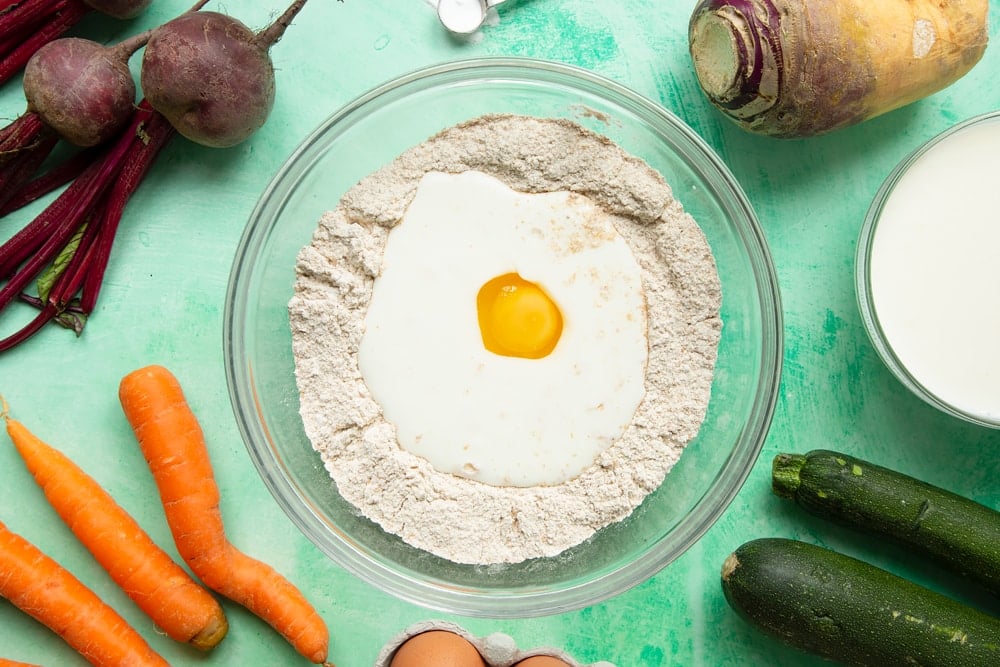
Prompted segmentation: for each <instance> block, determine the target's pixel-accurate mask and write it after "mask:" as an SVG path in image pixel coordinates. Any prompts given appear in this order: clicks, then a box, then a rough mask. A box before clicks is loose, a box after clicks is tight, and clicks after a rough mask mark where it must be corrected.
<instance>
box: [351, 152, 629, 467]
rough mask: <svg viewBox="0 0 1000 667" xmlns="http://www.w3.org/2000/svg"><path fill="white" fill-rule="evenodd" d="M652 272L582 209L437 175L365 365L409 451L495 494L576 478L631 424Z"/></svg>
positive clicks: (394, 264) (373, 315)
mask: <svg viewBox="0 0 1000 667" xmlns="http://www.w3.org/2000/svg"><path fill="white" fill-rule="evenodd" d="M645 308H646V305H645V298H644V293H643V285H642V273H641V268H640V266H639V263H638V262H637V260H636V258H635V256H634V255H633V253H632V251H631V248H630V247H629V245H628V243H627V242H626V241H625V239H624V238H623V237H622V236H621V235H620V234H619V232H618V231H617V228H616V227H615V221H614V218H613V216H611V215H610V214H609V213H607V212H605V211H604V210H603V209H602V208H600V207H599V206H598V205H597V204H596V203H594V202H593V201H592V200H590V199H589V198H588V197H585V196H583V195H581V194H578V193H574V192H568V191H558V192H546V193H524V192H518V191H515V190H513V189H511V188H510V187H508V186H507V185H506V184H505V183H503V182H502V181H500V180H499V179H497V178H495V177H493V176H491V175H488V174H485V173H482V172H479V171H474V170H473V171H467V172H463V173H459V174H445V173H437V172H430V173H428V174H426V175H425V176H424V177H423V178H422V179H421V181H420V182H419V184H418V187H417V190H416V194H415V195H414V197H413V199H412V201H411V202H410V204H409V206H408V207H407V209H406V211H405V213H404V215H403V217H402V219H401V220H400V221H399V222H398V224H396V226H395V227H393V228H392V229H391V231H390V232H389V233H388V236H387V238H386V241H385V247H384V253H383V256H382V261H381V266H380V270H379V274H378V276H376V278H375V280H374V284H373V286H372V292H371V298H370V302H369V305H368V309H367V312H366V314H365V320H364V325H365V329H364V333H363V336H362V338H361V342H360V345H359V349H358V362H359V368H360V371H361V374H362V376H363V377H364V380H365V384H366V386H367V388H368V390H369V391H370V392H371V395H372V397H373V398H374V399H375V401H376V402H377V403H378V404H379V406H380V407H381V409H382V411H383V416H384V417H385V419H386V421H388V422H389V423H390V424H392V425H393V426H394V427H395V431H396V438H397V441H398V442H399V444H400V446H402V447H403V448H404V449H406V450H408V451H409V452H411V453H413V454H415V455H417V456H419V457H422V458H424V459H426V460H427V461H428V462H430V464H431V465H432V466H433V467H434V468H435V469H436V470H438V471H440V472H445V473H452V474H455V475H459V476H462V477H467V478H470V479H474V480H477V481H480V482H484V483H486V484H492V485H498V486H514V487H528V486H537V485H555V484H560V483H563V482H565V481H567V480H570V479H572V478H573V477H575V476H577V475H579V474H580V473H581V472H583V471H584V470H585V469H587V468H588V467H589V466H591V465H592V464H593V463H594V461H595V459H596V458H597V457H598V456H599V455H600V453H601V452H603V451H604V450H605V449H607V448H608V447H609V446H610V445H611V444H613V443H614V442H615V441H616V440H617V439H618V438H619V437H620V436H621V434H622V432H623V431H624V429H625V428H626V427H627V426H628V425H629V424H630V423H631V421H632V418H633V415H634V413H635V410H636V408H637V407H638V405H639V403H640V402H641V400H642V399H643V397H644V394H645V372H646V362H647V357H648V339H647V333H646V326H647V320H646V309H645Z"/></svg>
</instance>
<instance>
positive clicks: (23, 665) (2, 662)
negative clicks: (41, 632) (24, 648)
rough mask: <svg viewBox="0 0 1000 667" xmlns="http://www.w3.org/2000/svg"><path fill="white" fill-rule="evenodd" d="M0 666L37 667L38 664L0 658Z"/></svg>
mask: <svg viewBox="0 0 1000 667" xmlns="http://www.w3.org/2000/svg"><path fill="white" fill-rule="evenodd" d="M0 667H38V665H35V664H32V663H30V662H18V661H17V660H9V659H7V658H0Z"/></svg>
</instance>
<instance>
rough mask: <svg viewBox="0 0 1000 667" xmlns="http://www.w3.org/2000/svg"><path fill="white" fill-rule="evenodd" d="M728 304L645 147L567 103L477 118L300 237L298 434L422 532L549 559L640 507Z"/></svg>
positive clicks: (295, 323)
mask: <svg viewBox="0 0 1000 667" xmlns="http://www.w3.org/2000/svg"><path fill="white" fill-rule="evenodd" d="M720 301H721V288H720V283H719V277H718V272H717V270H716V266H715V261H714V259H713V257H712V253H711V249H710V248H709V245H708V243H707V241H706V239H705V237H704V235H703V233H702V231H701V229H700V228H699V227H698V225H697V223H696V222H695V220H694V219H693V218H692V217H691V216H690V215H689V214H688V213H686V212H685V211H684V209H683V207H682V206H681V205H680V203H679V202H678V201H676V200H675V199H674V198H673V195H672V192H671V189H670V187H669V185H668V184H667V183H666V182H665V181H664V179H663V177H662V176H661V175H660V174H659V173H658V172H656V171H655V170H653V169H652V168H650V167H649V166H648V165H647V164H646V163H645V162H644V161H642V160H640V159H639V158H637V157H635V156H633V155H630V154H629V153H627V152H626V151H624V150H623V149H622V148H621V147H620V146H618V145H617V144H615V143H614V142H612V141H611V140H609V139H608V138H606V137H604V136H602V135H600V134H597V133H594V132H592V131H590V130H587V129H585V128H583V127H582V126H580V125H579V124H577V123H574V122H572V121H570V120H565V119H550V118H535V117H528V116H518V115H486V116H481V117H478V118H474V119H472V120H470V121H467V122H465V123H461V124H459V125H455V126H453V127H450V128H448V129H446V130H444V131H442V132H440V133H439V134H437V135H435V136H433V137H431V138H429V139H428V140H427V141H425V142H423V143H422V144H420V145H418V146H415V147H413V148H411V149H409V150H408V151H406V152H404V153H403V154H402V155H400V156H399V157H397V158H396V159H395V160H394V161H392V162H390V163H389V164H388V165H386V166H385V167H383V168H381V169H379V170H378V171H376V172H374V173H372V174H370V175H369V176H367V177H365V178H364V179H362V180H361V181H360V182H358V183H357V184H356V185H355V186H353V187H352V188H351V189H349V190H348V192H347V193H345V194H344V196H343V197H342V198H341V200H340V201H339V202H338V203H337V205H336V207H335V208H333V209H332V210H330V211H328V212H327V213H326V214H324V215H323V216H322V218H321V220H320V221H319V224H318V226H317V228H316V230H315V232H314V234H313V237H312V239H311V241H310V243H309V244H308V245H306V246H305V247H304V248H302V250H301V251H300V252H299V254H298V258H297V263H296V282H295V288H294V294H293V297H292V298H291V301H290V303H289V319H290V323H291V328H292V345H293V355H294V359H295V374H296V382H297V385H298V388H299V394H300V412H301V416H302V420H303V424H304V428H305V432H306V435H307V436H308V438H309V440H310V442H311V443H312V445H313V447H314V448H315V450H316V451H317V452H318V454H319V456H320V457H321V458H322V461H323V464H324V466H325V467H326V469H327V471H329V473H330V476H331V478H332V481H333V482H334V483H336V486H337V490H338V492H339V493H340V495H341V496H342V497H343V498H344V499H345V500H347V501H348V502H350V503H351V504H352V505H353V506H355V507H356V508H357V509H358V511H360V512H361V513H362V514H363V515H365V516H366V517H368V518H369V519H371V520H372V521H374V522H376V523H378V524H379V525H380V526H382V528H383V529H384V530H387V531H389V532H391V533H393V534H396V535H398V536H399V537H400V538H401V539H403V540H404V541H405V542H407V543H408V544H410V545H412V546H414V547H417V548H419V549H423V550H425V551H428V552H430V553H433V554H435V555H437V556H440V557H442V558H446V559H448V560H451V561H454V562H457V563H469V564H492V563H516V562H521V561H524V560H527V559H530V558H539V557H549V556H554V555H557V554H559V553H561V552H562V551H564V550H566V549H568V548H570V547H572V546H575V545H577V544H579V543H581V542H583V541H585V540H586V539H588V538H589V537H590V536H592V535H593V534H594V533H595V532H597V531H598V530H600V529H601V528H603V527H604V526H607V525H609V524H611V523H614V522H617V521H620V520H622V519H624V518H625V517H627V516H628V515H629V514H631V513H632V511H633V510H634V509H635V508H636V507H638V506H639V504H640V503H641V502H642V500H643V499H644V498H645V497H646V496H647V495H648V494H649V493H651V492H652V491H654V490H655V489H656V488H657V487H659V486H660V484H661V483H662V482H663V479H664V478H665V476H666V475H667V473H669V471H670V469H671V468H672V467H673V465H674V464H675V463H676V461H677V460H678V458H679V457H680V455H681V453H682V452H683V451H684V448H685V446H686V445H687V443H688V442H690V441H691V439H692V438H694V436H695V435H696V434H697V433H698V430H699V428H700V426H701V423H702V421H703V419H704V417H705V413H706V410H707V406H708V402H709V398H710V393H711V385H712V376H713V371H714V366H715V360H716V356H717V349H718V344H719V338H720V333H721V327H722V321H721V318H720V314H719V310H720Z"/></svg>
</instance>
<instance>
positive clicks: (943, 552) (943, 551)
mask: <svg viewBox="0 0 1000 667" xmlns="http://www.w3.org/2000/svg"><path fill="white" fill-rule="evenodd" d="M771 484H772V489H773V490H774V493H775V494H777V495H778V496H781V497H783V498H791V499H793V500H794V501H795V502H796V504H797V505H798V506H799V507H801V508H803V509H804V510H806V511H807V512H809V513H810V514H814V515H816V516H819V517H822V518H825V519H829V520H831V521H834V522H836V523H839V524H842V525H846V526H849V527H851V528H854V529H857V530H860V531H863V532H867V533H871V534H876V535H880V536H881V535H884V536H887V537H890V538H892V539H893V540H895V541H896V542H898V543H901V544H903V545H905V546H906V547H907V549H908V550H909V551H913V552H917V553H920V554H923V555H924V556H927V557H928V558H930V559H932V560H934V561H936V562H938V563H939V564H941V565H944V566H946V567H948V568H949V569H951V570H953V571H954V572H956V573H958V574H960V575H963V576H965V577H967V578H968V579H969V580H971V581H973V582H975V583H976V584H978V585H979V586H982V587H983V588H984V589H986V590H988V591H989V592H990V593H992V594H993V595H997V596H1000V512H997V511H995V510H992V509H990V508H988V507H986V506H985V505H981V504H979V503H977V502H974V501H973V500H970V499H969V498H963V497H962V496H959V495H956V494H954V493H951V492H950V491H945V490H944V489H940V488H938V487H935V486H932V485H930V484H927V483H925V482H922V481H920V480H917V479H914V478H912V477H909V476H907V475H904V474H902V473H899V472H896V471H893V470H889V469H888V468H883V467H881V466H877V465H874V464H872V463H868V462H867V461H862V460H861V459H857V458H854V457H853V456H848V455H847V454H841V453H838V452H831V451H826V450H816V451H812V452H809V453H808V454H805V455H800V454H778V456H776V457H775V459H774V463H773V465H772V468H771ZM998 664H1000V663H998Z"/></svg>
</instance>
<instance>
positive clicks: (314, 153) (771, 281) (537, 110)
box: [224, 58, 782, 618]
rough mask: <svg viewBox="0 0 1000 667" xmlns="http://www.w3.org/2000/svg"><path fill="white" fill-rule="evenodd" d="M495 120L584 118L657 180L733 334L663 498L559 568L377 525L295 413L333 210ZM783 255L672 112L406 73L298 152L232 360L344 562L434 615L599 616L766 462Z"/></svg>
mask: <svg viewBox="0 0 1000 667" xmlns="http://www.w3.org/2000/svg"><path fill="white" fill-rule="evenodd" d="M486 113H516V114H526V115H535V116H542V117H552V118H555V117H559V118H568V119H571V120H573V121H575V122H577V123H579V124H581V125H583V126H585V127H587V128H588V129H591V130H593V131H595V132H598V133H600V134H603V135H605V136H607V137H609V138H610V139H612V140H613V141H615V142H617V143H618V144H619V145H620V146H621V147H623V148H624V149H625V150H626V151H628V152H630V153H632V154H633V155H636V156H638V157H641V158H643V159H644V160H645V161H646V162H648V163H649V165H651V166H652V167H653V168H654V169H656V170H657V171H659V172H660V173H661V174H662V175H663V176H664V177H665V178H666V180H667V182H669V183H670V185H671V186H672V188H673V191H674V196H675V197H676V198H677V199H678V200H679V201H680V202H681V203H682V204H683V205H684V207H685V208H686V210H687V211H688V212H689V213H691V215H693V216H694V218H695V220H697V222H698V223H699V225H700V226H701V228H702V230H703V231H704V233H705V235H706V237H707V239H708V242H709V244H710V245H711V248H712V252H713V254H714V255H715V259H716V262H717V265H718V270H719V274H720V279H721V284H722V295H723V297H722V298H723V303H722V319H723V329H722V337H721V342H720V347H719V356H718V362H717V367H716V372H715V376H714V381H713V386H712V397H711V401H710V404H709V408H708V414H707V416H706V419H705V422H704V424H703V425H702V428H701V431H700V433H699V434H698V436H697V438H696V439H694V440H693V441H692V442H691V443H690V444H689V445H688V447H687V449H686V451H685V453H684V454H683V455H682V456H681V458H680V461H679V462H678V463H677V464H676V465H675V466H674V468H673V470H672V471H671V472H670V474H669V475H668V476H667V478H666V480H665V481H664V483H663V484H662V486H661V487H660V488H659V489H658V490H657V491H655V492H654V493H652V494H650V495H649V496H648V497H647V498H646V499H645V501H644V502H643V504H642V505H641V506H640V507H639V508H637V509H636V510H635V511H634V512H633V513H632V514H631V515H630V516H629V517H628V518H627V519H625V520H623V521H621V522H619V523H616V524H613V525H611V526H608V527H607V528H605V529H603V530H601V531H599V532H598V533H597V534H595V535H594V536H593V537H592V538H591V539H589V540H587V541H586V542H584V543H582V544H580V545H578V546H576V547H573V548H571V549H569V550H567V551H565V552H563V553H562V554H560V555H558V556H556V557H551V558H539V559H534V560H529V561H525V562H522V563H517V564H508V565H487V566H473V565H461V564H456V563H453V562H450V561H447V560H445V559H442V558H439V557H436V556H434V555H432V554H429V553H427V552H424V551H421V550H418V549H416V548H413V547H411V546H410V545H408V544H406V543H405V542H403V541H402V540H401V539H399V538H398V537H396V536H395V535H392V534H389V533H387V532H385V531H383V530H382V529H381V528H380V527H379V526H378V525H377V524H375V523H373V522H371V521H369V520H368V519H366V518H365V517H363V516H362V515H360V513H359V512H358V511H357V510H356V509H355V508H354V507H352V506H351V505H350V504H348V503H347V502H346V501H344V500H343V499H342V498H341V497H340V495H339V494H338V493H337V489H336V487H335V485H334V484H333V483H332V481H331V479H330V477H329V475H328V473H327V471H326V470H325V469H324V467H323V464H322V463H321V461H320V457H319V455H318V454H317V453H316V452H315V451H314V450H313V449H312V447H311V445H310V442H309V440H308V439H307V438H306V436H305V433H304V431H303V426H302V420H301V418H300V416H299V402H298V390H297V387H296V382H295V377H294V364H293V358H292V350H291V331H290V328H289V321H288V311H287V305H288V301H289V298H290V297H291V295H292V286H293V283H294V281H295V271H294V265H295V257H296V254H297V253H298V251H299V249H300V248H302V246H303V245H305V244H307V243H308V242H309V240H310V238H311V235H312V233H313V230H314V229H315V227H316V224H317V222H318V220H319V218H320V216H321V215H322V213H323V212H324V211H327V210H329V209H332V208H334V207H335V206H336V204H337V201H338V200H339V198H340V196H341V195H342V194H343V193H344V191H345V190H347V189H348V188H349V187H350V186H352V185H353V184H355V183H356V182H357V181H358V180H360V179H361V178H362V177H363V176H365V175H367V174H368V173H370V172H372V171H374V170H376V169H378V168H380V167H381V166H383V165H384V164H386V163H387V162H389V161H391V160H392V159H394V158H395V157H396V156H397V155H399V154H400V153H402V152H403V151H404V150H405V149H407V148H410V147H412V146H414V145H417V144H419V143H421V142H423V141H424V140H425V139H427V138H429V137H430V136H431V135H433V134H435V133H437V132H438V131H440V130H442V129H444V128H446V127H448V126H451V125H454V124H456V123H458V122H461V121H464V120H468V119H470V118H473V117H476V116H479V115H482V114H486ZM781 352H782V338H781V309H780V299H779V292H778V286H777V280H776V277H775V272H774V268H773V265H772V262H771V258H770V254H769V251H768V249H767V246H766V242H765V239H764V236H763V234H762V233H761V230H760V227H759V225H758V222H757V219H756V217H755V214H754V212H753V210H752V208H751V206H750V204H749V203H748V202H747V199H746V197H745V196H744V194H743V192H742V190H741V189H740V187H739V185H738V184H737V183H736V181H735V180H734V178H733V176H732V174H731V173H730V172H729V170H728V169H727V168H726V166H725V165H724V164H723V163H722V162H721V161H720V160H719V158H718V157H717V156H716V155H715V154H714V153H713V152H712V150H711V149H710V148H709V147H708V146H707V145H706V144H705V143H704V141H702V140H701V139H700V138H699V137H698V135H697V134H695V133H694V132H693V131H692V130H691V129H690V128H688V127H687V126H686V125H685V124H684V123H683V122H682V121H681V120H679V119H678V118H677V117H676V116H674V115H673V114H671V113H670V112H668V111H666V110H665V109H663V108H662V107H660V106H659V105H657V104H654V103H652V102H650V101H648V100H646V99H643V98H642V97H640V96H638V95H636V94H635V93H633V92H631V91H629V90H628V89H626V88H624V87H622V86H620V85H618V84H616V83H614V82H612V81H608V80H606V79H604V78H601V77H599V76H596V75H594V74H592V73H589V72H587V71H585V70H581V69H577V68H574V67H570V66H565V65H559V64H554V63H549V62H543V61H537V60H529V59H520V58H514V59H511V58H502V59H500V58H488V59H477V60H469V61H460V62H453V63H448V64H443V65H438V66H434V67H431V68H428V69H424V70H422V71H418V72H415V73H412V74H407V75H405V76H402V77H401V78H399V79H396V80H395V81H392V82H390V83H387V84H385V85H382V86H380V87H378V88H376V89H374V90H372V91H371V92H369V93H367V94H365V95H363V96H361V97H360V98H358V99H356V100H355V101H353V102H351V103H350V104H348V105H346V106H345V107H344V108H342V109H341V110H339V111H337V112H336V113H335V114H333V115H332V116H331V117H330V118H329V119H327V120H326V121H325V122H324V123H323V124H322V125H320V126H319V127H318V128H317V129H316V130H315V131H314V132H313V133H312V134H311V135H310V136H309V137H307V138H306V139H305V141H303V143H302V144H301V145H300V146H299V148H298V149H297V150H296V151H295V152H294V153H293V154H292V155H291V157H290V158H289V159H288V161H287V162H286V163H285V164H284V165H283V166H282V168H281V169H280V171H279V172H278V174H277V175H276V176H275V177H274V179H273V180H272V182H271V183H270V185H269V186H268V187H267V189H266V191H265V192H264V193H263V195H262V197H261V199H260V202H259V203H258V205H257V207H256V208H255V210H254V211H253V214H252V216H251V218H250V220H249V224H248V225H247V227H246V231H245V232H244V234H243V237H242V239H241V241H240V244H239V247H238V249H237V252H236V257H235V261H234V264H233V268H232V273H231V276H230V282H229V288H228V294H227V301H226V310H225V320H224V353H225V359H226V364H227V368H226V373H227V381H228V384H229V390H230V394H231V397H232V403H233V408H234V411H235V413H236V418H237V421H238V424H239V428H240V430H241V432H242V436H243V438H244V440H245V441H246V445H247V448H248V450H249V453H250V456H251V458H252V459H253V462H254V464H255V465H256V467H257V469H258V471H259V472H260V474H261V476H262V478H263V480H264V482H265V484H266V485H267V487H268V488H269V490H270V491H271V493H272V494H273V495H274V497H275V499H276V500H277V502H278V503H279V505H280V506H281V507H282V509H283V510H284V511H285V512H286V513H287V514H288V516H289V517H290V518H291V520H292V521H293V522H294V523H295V524H296V525H297V526H298V527H299V528H300V529H301V530H302V531H303V532H304V533H305V535H307V536H308V537H309V539H310V540H312V541H313V542H314V543H315V544H316V545H317V546H318V547H319V548H320V549H321V550H322V551H323V552H325V553H326V554H327V555H328V556H329V557H330V558H332V559H333V560H334V561H335V562H337V563H339V564H340V565H341V566H343V567H344V568H345V569H347V570H348V571H350V572H352V573H353V574H355V575H356V576H358V577H360V578H361V579H363V580H366V581H368V582H370V583H371V584H372V585H374V586H377V587H378V588H380V589H383V590H385V591H388V592H389V593H391V594H394V595H395V596H397V597H399V598H402V599H404V600H407V601H409V602H413V603H415V604H420V605H423V606H425V607H429V608H433V609H438V610H441V611H445V612H450V613H461V614H465V615H468V616H483V617H491V618H504V617H508V618H509V617H527V616H538V615H543V614H551V613H557V612H562V611H567V610H571V609H576V608H580V607H583V606H587V605H591V604H594V603H596V602H599V601H601V600H604V599H606V598H608V597H611V596H613V595H615V594H617V593H620V592H622V591H624V590H627V589H628V588H630V587H632V586H634V585H636V584H638V583H640V582H642V581H644V580H646V579H647V578H648V577H650V576H652V575H653V574H655V573H656V572H658V571H659V570H660V569H661V568H663V567H664V566H666V565H667V564H668V563H670V562H671V561H673V560H674V559H676V558H677V557H678V556H680V555H681V554H682V553H684V551H685V550H686V549H688V548H689V547H690V546H691V545H692V544H693V543H694V542H695V541H696V540H698V539H699V538H700V537H701V536H702V535H703V534H704V533H705V531H706V530H707V529H708V528H709V527H710V526H711V525H712V524H713V523H714V522H715V521H716V519H718V517H719V516H720V515H721V514H722V512H723V511H724V510H725V508H726V507H727V506H728V505H729V503H730V501H731V500H732V499H733V497H734V496H735V495H736V493H737V491H738V490H739V489H740V487H741V486H742V484H743V482H744V480H745V479H746V476H747V474H748V473H749V472H750V469H751V467H752V466H753V464H754V462H755V461H756V459H757V457H758V454H759V452H760V449H761V446H762V444H763V442H764V438H765V435H766V433H767V430H768V428H769V425H770V421H771V416H772V414H773V410H774V404H775V400H776V396H777V391H778V383H779V376H780V368H781Z"/></svg>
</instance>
